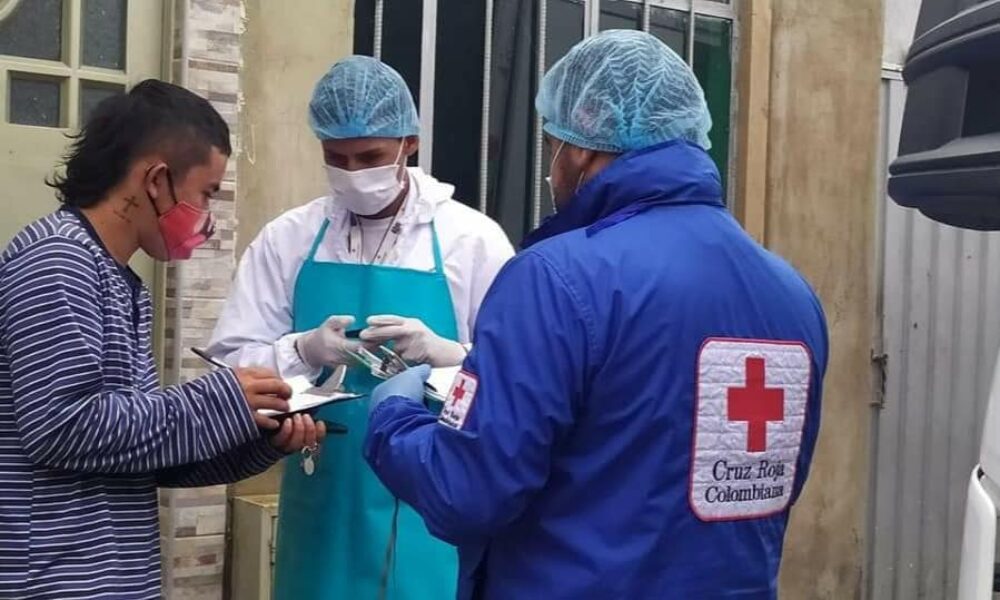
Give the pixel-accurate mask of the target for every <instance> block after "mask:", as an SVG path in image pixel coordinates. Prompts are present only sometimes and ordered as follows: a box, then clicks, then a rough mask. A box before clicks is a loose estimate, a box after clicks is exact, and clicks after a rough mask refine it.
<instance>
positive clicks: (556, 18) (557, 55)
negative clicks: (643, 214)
mask: <svg viewBox="0 0 1000 600" xmlns="http://www.w3.org/2000/svg"><path fill="white" fill-rule="evenodd" d="M547 8H548V13H547V16H546V20H545V68H546V69H549V68H551V67H552V65H554V64H556V63H557V62H558V61H559V59H561V58H562V57H563V56H566V53H567V52H569V51H570V48H572V47H573V46H575V45H576V44H577V42H579V41H580V40H582V39H583V20H584V3H583V0H548V7H547ZM532 101H533V100H532ZM551 164H552V152H551V151H549V145H548V144H542V173H541V175H542V177H545V176H546V175H548V174H549V167H550V165H551ZM541 188H542V197H541V206H540V209H541V210H540V214H541V217H542V218H543V219H544V218H545V217H547V216H549V215H551V214H552V213H553V212H554V207H553V205H552V195H551V194H550V193H549V186H548V185H546V183H545V182H544V181H542V184H541Z"/></svg>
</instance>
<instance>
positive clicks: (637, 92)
mask: <svg viewBox="0 0 1000 600" xmlns="http://www.w3.org/2000/svg"><path fill="white" fill-rule="evenodd" d="M535 107H536V109H537V110H538V112H539V114H540V115H541V116H542V119H543V120H544V121H545V126H544V129H545V132H546V133H548V134H549V135H551V136H553V137H555V138H558V139H560V140H563V141H565V142H567V143H570V144H573V145H574V146H579V147H581V148H588V149H591V150H600V151H604V152H616V153H621V152H628V151H631V150H638V149H640V148H646V147H649V146H653V145H655V144H659V143H661V142H665V141H668V140H674V139H682V140H687V141H689V142H693V143H695V144H697V145H699V146H701V147H702V148H704V149H706V150H707V149H709V148H710V147H711V142H709V140H708V131H709V130H710V129H711V128H712V117H711V116H710V115H709V113H708V106H707V105H706V104H705V94H704V92H702V89H701V86H700V85H699V84H698V80H697V79H696V78H695V76H694V73H693V72H691V68H690V67H688V65H687V64H686V63H685V62H684V61H683V60H682V59H681V57H679V56H677V54H676V53H675V52H674V51H673V50H671V49H670V48H669V47H667V45H666V44H664V43H663V42H661V41H660V40H658V39H656V38H655V37H653V36H652V35H650V34H648V33H643V32H641V31H605V32H603V33H600V34H598V35H595V36H593V37H590V38H587V39H585V40H583V41H582V42H580V43H579V44H577V45H576V46H574V47H573V49H572V50H570V51H569V53H568V54H567V55H566V56H565V57H563V58H562V60H560V61H559V62H558V63H556V64H555V66H553V67H552V69H551V70H550V71H549V72H548V73H547V74H546V75H545V78H544V79H543V80H542V85H541V90H540V91H539V92H538V97H537V99H536V100H535Z"/></svg>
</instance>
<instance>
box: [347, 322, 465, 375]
mask: <svg viewBox="0 0 1000 600" xmlns="http://www.w3.org/2000/svg"><path fill="white" fill-rule="evenodd" d="M361 339H362V340H363V341H364V342H365V343H367V344H384V343H386V342H394V346H393V351H395V352H396V354H398V355H399V356H400V358H402V359H403V360H405V361H406V362H408V363H410V364H415V365H423V364H426V365H430V366H432V367H454V366H455V365H460V364H462V361H464V360H465V355H466V352H465V348H464V347H462V344H459V343H458V342H453V341H451V340H446V339H444V338H443V337H440V336H438V335H437V334H436V333H434V332H433V331H431V330H430V328H429V327H427V326H426V325H424V322H423V321H421V320H420V319H407V318H404V317H397V316H395V315H377V316H374V317H369V318H368V328H367V329H365V330H364V331H362V332H361Z"/></svg>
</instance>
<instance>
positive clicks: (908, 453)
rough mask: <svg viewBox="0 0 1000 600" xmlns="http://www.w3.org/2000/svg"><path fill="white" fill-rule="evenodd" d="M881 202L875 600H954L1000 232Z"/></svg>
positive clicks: (893, 135)
mask: <svg viewBox="0 0 1000 600" xmlns="http://www.w3.org/2000/svg"><path fill="white" fill-rule="evenodd" d="M882 89H883V133H884V135H883V152H882V156H881V159H882V161H883V166H885V165H888V164H889V163H890V162H891V161H892V159H893V158H894V157H895V153H896V148H897V146H898V141H899V128H900V123H901V121H902V115H903V106H904V100H905V86H904V84H903V82H902V81H900V80H899V79H898V77H892V76H891V74H889V76H887V77H884V79H883V88H882ZM882 172H885V169H882ZM879 193H880V195H881V198H882V206H881V207H880V210H879V217H880V229H879V231H880V238H881V239H880V243H881V257H882V258H881V261H882V264H881V277H880V279H881V282H880V302H879V305H880V309H879V310H880V315H879V316H880V318H881V331H882V338H881V340H879V342H880V343H881V346H882V351H884V352H885V353H886V355H887V363H886V364H887V366H886V378H885V382H884V383H885V395H884V405H883V406H882V407H879V406H878V402H876V403H875V408H873V410H874V412H875V414H874V418H873V435H872V441H873V455H872V456H873V462H872V467H873V469H874V470H873V473H872V480H871V481H872V488H871V491H870V494H871V495H870V499H871V506H870V514H869V531H868V540H867V541H868V543H869V555H868V556H869V561H868V562H869V571H868V573H867V575H868V578H867V579H868V586H867V587H868V589H867V592H868V594H867V595H868V597H869V598H871V599H872V600H889V599H892V600H897V599H898V600H913V599H921V598H927V599H935V600H936V599H940V598H953V597H954V595H955V592H956V585H957V578H958V559H959V554H960V547H961V541H962V540H961V532H962V517H963V514H962V513H963V509H964V506H965V490H966V485H967V483H968V477H969V473H970V471H971V469H972V468H973V466H974V465H975V464H976V461H977V457H978V452H979V439H980V432H981V429H982V419H983V416H984V414H985V410H986V395H987V391H988V389H989V383H990V380H991V378H992V371H993V365H994V361H995V358H996V353H997V349H998V347H1000V310H998V309H1000V234H998V233H981V232H973V231H964V230H960V229H955V228H952V227H947V226H943V225H938V224H936V223H934V222H933V221H931V220H929V219H927V218H925V217H923V216H922V215H920V214H919V213H917V212H916V211H913V210H908V209H903V208H900V207H898V206H897V205H896V204H895V203H894V202H892V200H891V199H890V198H888V197H887V196H886V195H885V189H884V185H883V186H882V188H881V190H880V192H879ZM991 309H992V310H991ZM879 342H877V344H876V347H877V346H878V343H879ZM828 433H829V432H828Z"/></svg>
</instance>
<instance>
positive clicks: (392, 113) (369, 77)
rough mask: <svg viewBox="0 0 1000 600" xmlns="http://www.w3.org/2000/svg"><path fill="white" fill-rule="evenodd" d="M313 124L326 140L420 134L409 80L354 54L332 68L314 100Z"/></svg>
mask: <svg viewBox="0 0 1000 600" xmlns="http://www.w3.org/2000/svg"><path fill="white" fill-rule="evenodd" d="M309 125H310V126H311V127H312V130H313V133H315V134H316V137H318V138H319V139H321V140H330V139H337V140H340V139H348V138H362V137H388V138H401V137H406V136H409V135H419V134H420V118H419V117H418V116H417V107H416V106H414V104H413V96H411V95H410V90H409V88H407V87H406V82H405V81H403V78H402V77H401V76H400V75H399V73H397V72H396V71H395V70H394V69H393V68H392V67H390V66H389V65H387V64H385V63H383V62H380V61H378V60H375V59H374V58H371V57H368V56H351V57H349V58H345V59H344V60H342V61H339V62H337V63H336V64H335V65H333V66H332V67H330V70H329V71H327V73H326V75H324V76H323V77H322V78H321V79H320V80H319V82H318V83H317V84H316V89H315V90H313V96H312V100H310V101H309Z"/></svg>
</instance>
